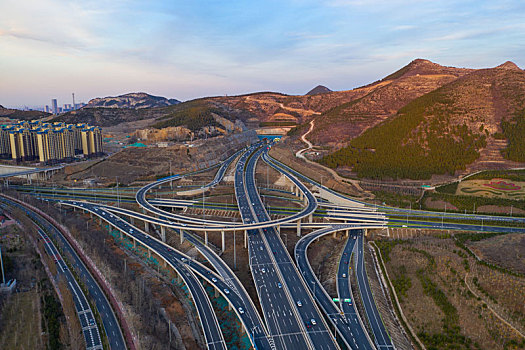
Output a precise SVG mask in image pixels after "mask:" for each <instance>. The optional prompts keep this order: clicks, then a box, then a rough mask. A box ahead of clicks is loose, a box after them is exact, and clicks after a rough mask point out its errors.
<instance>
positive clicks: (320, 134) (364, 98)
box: [310, 59, 472, 147]
mask: <svg viewBox="0 0 525 350" xmlns="http://www.w3.org/2000/svg"><path fill="white" fill-rule="evenodd" d="M470 72H472V70H470V69H462V68H453V67H444V66H441V65H439V64H436V63H433V62H430V61H428V60H422V59H417V60H414V61H412V62H410V63H409V64H408V65H406V66H405V67H403V68H401V69H399V70H398V71H396V72H394V73H392V74H390V75H389V76H387V77H385V78H383V79H381V80H380V81H377V82H375V83H372V84H370V85H367V86H365V87H363V88H359V89H356V90H364V89H368V91H367V92H366V93H365V94H362V95H361V96H359V97H358V98H355V99H353V100H351V101H349V102H346V103H343V104H340V105H337V106H335V107H334V108H332V109H330V110H328V111H326V112H324V113H323V114H322V115H320V116H318V117H316V118H315V119H316V120H315V125H316V128H315V129H314V131H313V132H312V134H311V135H310V140H313V141H314V142H315V143H318V144H323V145H329V146H331V147H340V146H342V145H344V144H345V143H346V142H348V141H349V140H350V139H352V138H354V137H356V136H358V135H360V134H361V133H362V132H363V131H364V130H366V129H367V128H369V127H372V126H374V125H377V124H378V123H380V122H381V121H383V120H386V119H388V118H389V117H391V116H392V115H394V114H395V113H397V111H398V110H399V109H400V108H401V107H403V106H405V105H406V104H407V103H409V102H410V101H412V100H414V99H415V98H417V97H420V96H422V95H424V94H426V93H429V92H431V91H433V90H435V89H437V88H439V87H441V86H443V85H445V84H447V83H450V82H452V81H454V80H456V79H458V78H459V77H461V76H463V75H465V74H468V73H470Z"/></svg>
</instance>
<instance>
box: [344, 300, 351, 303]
mask: <svg viewBox="0 0 525 350" xmlns="http://www.w3.org/2000/svg"><path fill="white" fill-rule="evenodd" d="M344 302H345V303H351V302H352V299H345V300H344Z"/></svg>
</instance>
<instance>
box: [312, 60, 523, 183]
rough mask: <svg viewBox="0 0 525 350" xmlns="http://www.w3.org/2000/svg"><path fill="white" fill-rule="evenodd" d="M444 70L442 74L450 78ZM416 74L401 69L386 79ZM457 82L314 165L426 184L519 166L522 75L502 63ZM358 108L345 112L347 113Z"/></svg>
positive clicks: (423, 97) (464, 74)
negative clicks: (434, 179) (463, 173)
mask: <svg viewBox="0 0 525 350" xmlns="http://www.w3.org/2000/svg"><path fill="white" fill-rule="evenodd" d="M426 68H427V67H425V69H426ZM425 69H423V70H420V72H421V71H424V70H425ZM438 70H439V69H438ZM447 70H449V74H448V75H450V73H453V72H455V71H454V70H452V71H450V69H449V68H447ZM431 71H432V75H435V74H434V73H435V69H432V70H431ZM418 74H420V75H419V76H417V75H414V74H411V72H410V69H402V70H400V71H398V72H396V73H394V77H395V79H396V80H397V79H402V80H405V79H407V78H408V77H421V73H418ZM459 75H460V76H459V77H458V78H456V79H453V80H452V81H450V82H449V83H447V84H444V85H443V86H441V87H439V88H437V89H436V90H434V91H430V92H427V93H425V94H422V95H421V96H419V97H417V98H415V99H413V100H412V101H410V102H409V103H407V104H406V105H405V106H404V107H402V108H400V109H399V111H397V113H395V114H394V115H393V116H392V117H390V118H385V119H386V120H385V121H383V122H382V123H380V124H378V125H377V126H375V127H372V128H369V129H367V130H366V131H365V132H364V133H362V134H361V135H360V136H358V137H356V138H354V139H352V140H351V141H350V142H349V143H348V144H347V146H346V147H344V148H342V149H340V150H339V151H336V152H335V153H333V154H330V155H327V156H325V157H323V158H322V159H321V163H323V164H325V165H327V166H330V167H332V168H338V167H350V168H352V170H353V171H355V172H356V173H357V174H358V176H361V177H370V178H412V179H428V178H430V177H431V176H432V175H433V174H451V175H453V174H455V173H456V172H457V171H458V170H459V171H464V170H468V171H474V170H478V169H485V168H504V167H508V166H517V165H518V164H516V163H512V162H511V161H517V162H525V141H524V140H523V134H524V133H525V72H524V71H522V70H521V69H519V68H518V67H517V66H516V65H514V64H513V63H509V62H507V63H505V64H503V65H501V66H498V67H495V68H490V69H480V70H475V71H468V72H461V74H459ZM387 78H388V77H387ZM385 79H386V78H385ZM386 80H388V79H386ZM377 91H380V90H379V89H378V90H376V92H377ZM419 91H422V90H419ZM403 96H404V95H399V97H398V98H400V99H401V98H403ZM384 99H385V98H384V96H383V99H382V100H380V101H379V102H380V103H378V104H379V105H382V103H381V101H384ZM387 100H388V98H387ZM359 102H360V101H358V102H356V103H354V104H351V105H348V106H347V107H346V108H347V109H346V110H347V111H348V110H350V111H351V110H353V109H354V110H355V108H356V107H355V105H358V104H359ZM327 116H330V115H329V113H327ZM322 117H324V116H322ZM319 118H321V117H318V119H319ZM316 125H317V119H316ZM520 135H521V136H520Z"/></svg>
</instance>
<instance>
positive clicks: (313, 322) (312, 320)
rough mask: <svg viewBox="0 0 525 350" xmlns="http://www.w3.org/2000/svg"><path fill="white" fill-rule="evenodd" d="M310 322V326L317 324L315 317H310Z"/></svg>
mask: <svg viewBox="0 0 525 350" xmlns="http://www.w3.org/2000/svg"><path fill="white" fill-rule="evenodd" d="M310 322H312V326H315V325H316V324H317V322H315V318H312V319H311V320H310Z"/></svg>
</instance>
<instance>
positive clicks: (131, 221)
mask: <svg viewBox="0 0 525 350" xmlns="http://www.w3.org/2000/svg"><path fill="white" fill-rule="evenodd" d="M129 222H130V223H131V224H132V225H135V218H134V217H133V216H130V217H129Z"/></svg>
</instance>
